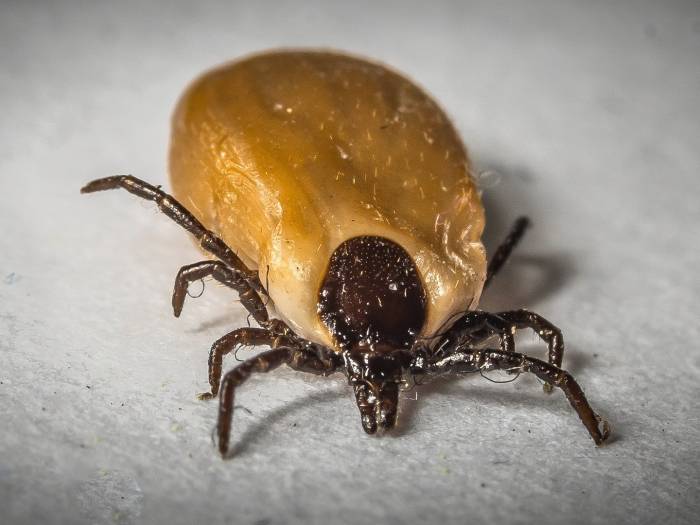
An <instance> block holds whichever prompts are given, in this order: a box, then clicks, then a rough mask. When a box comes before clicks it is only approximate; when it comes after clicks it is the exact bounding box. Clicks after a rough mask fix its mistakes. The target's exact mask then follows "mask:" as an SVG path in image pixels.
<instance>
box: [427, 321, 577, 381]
mask: <svg viewBox="0 0 700 525" xmlns="http://www.w3.org/2000/svg"><path fill="white" fill-rule="evenodd" d="M526 328H530V329H531V330H533V331H534V332H535V333H536V334H537V335H538V336H539V337H540V339H542V340H543V341H544V342H545V343H547V348H548V355H547V360H548V362H549V364H550V365H554V366H556V367H558V368H561V363H562V359H563V358H564V336H563V335H562V333H561V330H560V329H559V328H557V327H556V326H554V325H553V324H552V323H550V322H549V321H547V319H545V318H544V317H542V316H541V315H539V314H536V313H534V312H530V311H529V310H513V311H508V312H499V313H495V314H494V313H489V312H482V311H479V310H476V311H471V312H467V313H466V314H464V316H462V317H461V318H460V319H458V320H457V321H456V322H455V323H454V324H453V325H452V326H451V327H450V329H449V330H447V332H445V333H444V334H442V339H441V340H440V341H439V342H438V344H437V345H436V348H441V349H443V350H444V349H447V350H448V351H449V349H454V348H458V347H464V346H469V347H471V348H474V347H476V346H479V345H484V344H485V343H486V342H487V340H488V339H489V338H490V337H493V336H498V337H499V340H500V343H501V350H503V351H506V352H508V351H515V341H514V338H513V335H514V333H515V331H516V330H523V329H526ZM551 389H552V387H551V385H549V383H545V385H544V390H545V392H551Z"/></svg>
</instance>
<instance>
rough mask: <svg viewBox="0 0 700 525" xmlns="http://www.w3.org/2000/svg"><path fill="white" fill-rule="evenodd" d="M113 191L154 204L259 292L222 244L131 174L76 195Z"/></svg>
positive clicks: (97, 183)
mask: <svg viewBox="0 0 700 525" xmlns="http://www.w3.org/2000/svg"><path fill="white" fill-rule="evenodd" d="M117 188H123V189H125V190H127V191H128V192H130V193H133V194H134V195H137V196H138V197H141V198H142V199H146V200H150V201H153V202H155V203H156V204H157V205H158V208H160V211H162V212H163V213H164V214H165V215H167V216H168V217H170V218H171V219H172V220H173V221H175V222H176V223H177V224H179V225H180V226H182V227H183V228H185V229H186V230H187V231H188V232H190V233H191V234H192V235H194V236H195V238H196V239H197V240H198V241H199V245H200V246H201V247H202V249H204V250H206V251H208V252H209V253H211V254H213V255H214V256H216V257H217V258H218V259H220V260H221V261H223V262H224V263H225V264H226V265H227V266H228V267H229V268H231V269H232V270H233V271H234V272H236V273H237V274H239V275H240V276H241V277H242V278H243V279H245V280H246V281H248V282H249V283H250V285H251V286H252V287H253V288H254V289H255V290H256V291H258V292H260V291H263V286H262V284H261V283H260V279H259V278H258V275H257V273H256V272H254V271H252V270H250V269H248V268H247V267H246V265H245V264H243V261H241V260H240V259H239V258H238V256H237V255H236V254H235V253H233V251H232V250H231V248H229V247H228V246H226V243H224V241H222V240H221V239H220V238H219V237H217V236H216V235H215V234H214V233H212V232H211V231H209V230H207V229H206V228H205V227H204V225H203V224H202V223H201V222H199V221H198V220H197V219H196V218H195V217H194V215H192V214H191V213H190V212H189V211H187V209H186V208H185V207H184V206H182V205H181V204H180V203H179V202H177V201H176V200H175V199H174V198H173V197H171V196H170V195H168V194H167V193H165V192H164V191H162V190H161V189H160V188H157V187H155V186H152V185H150V184H148V183H147V182H144V181H142V180H141V179H137V178H136V177H133V176H131V175H116V176H114V177H105V178H103V179H97V180H94V181H92V182H90V183H88V184H86V185H85V186H84V187H83V188H82V189H81V190H80V193H93V192H96V191H104V190H112V189H117Z"/></svg>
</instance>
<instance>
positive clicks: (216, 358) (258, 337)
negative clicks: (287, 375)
mask: <svg viewBox="0 0 700 525" xmlns="http://www.w3.org/2000/svg"><path fill="white" fill-rule="evenodd" d="M282 343H286V344H289V343H291V341H290V340H289V339H288V338H286V337H285V336H279V335H276V334H274V333H272V332H270V331H269V330H265V329H263V328H239V329H238V330H234V331H233V332H231V333H228V334H226V335H225V336H223V337H222V338H220V339H218V340H217V341H216V342H215V343H214V344H213V345H212V347H211V350H210V351H209V385H211V391H210V392H203V393H201V394H199V396H198V397H199V399H211V398H213V397H215V396H216V394H218V393H219V385H220V384H221V366H222V363H223V360H224V356H225V355H227V354H229V353H230V352H231V351H233V350H234V349H235V348H236V347H238V346H263V345H268V346H270V347H272V348H275V347H277V346H282Z"/></svg>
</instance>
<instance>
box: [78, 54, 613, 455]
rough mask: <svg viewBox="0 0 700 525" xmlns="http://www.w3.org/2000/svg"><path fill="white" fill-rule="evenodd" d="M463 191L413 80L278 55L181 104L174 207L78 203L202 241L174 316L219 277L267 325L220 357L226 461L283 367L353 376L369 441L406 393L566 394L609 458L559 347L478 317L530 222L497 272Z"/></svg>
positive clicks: (252, 62)
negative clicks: (487, 389) (143, 210)
mask: <svg viewBox="0 0 700 525" xmlns="http://www.w3.org/2000/svg"><path fill="white" fill-rule="evenodd" d="M469 173H470V169H469V160H468V157H467V154H466V151H465V148H464V147H463V145H462V143H461V141H460V139H459V137H458V135H457V133H456V131H455V130H454V128H453V126H452V124H451V123H450V121H449V119H448V118H447V117H446V115H445V114H444V112H443V111H442V110H441V109H440V108H439V107H438V106H437V104H436V103H435V102H434V101H433V100H432V99H431V98H430V97H429V96H428V95H426V94H425V93H424V92H423V91H422V90H421V89H420V88H418V87H417V86H416V85H414V84H413V83H411V82H410V81H408V80H407V79H406V78H404V77H403V76H401V75H399V74H397V73H395V72H393V71H391V70H389V69H387V68H386V67H384V66H381V65H379V64H375V63H372V62H368V61H366V60H361V59H358V58H353V57H349V56H346V55H341V54H336V53H329V52H313V51H281V52H273V53H265V54H260V55H256V56H253V57H249V58H246V59H244V60H241V61H238V62H234V63H231V64H228V65H225V66H223V67H221V68H218V69H215V70H213V71H211V72H209V73H206V74H205V75H204V76H202V77H200V78H199V79H198V80H196V81H195V82H194V83H193V84H192V85H191V86H190V88H189V89H188V90H187V91H186V92H185V94H184V95H183V97H182V99H181V100H180V103H179V104H178V107H177V109H176V111H175V115H174V118H173V133H172V140H171V149H170V174H171V181H172V186H173V190H174V197H170V196H169V195H167V194H165V193H164V192H162V191H161V190H160V189H158V188H155V187H153V186H151V185H149V184H147V183H145V182H143V181H141V180H139V179H136V178H134V177H131V176H116V177H108V178H106V179H99V180H96V181H93V182H91V183H90V184H88V185H87V186H85V187H84V188H83V190H82V191H83V192H86V193H87V192H93V191H99V190H105V189H112V188H118V187H120V188H125V189H127V190H128V191H130V192H132V193H134V194H136V195H138V196H140V197H143V198H146V199H149V200H153V201H155V202H156V203H158V206H159V207H160V209H161V210H162V211H163V212H164V213H166V214H167V215H168V216H169V217H171V218H172V219H173V220H175V221H176V222H178V223H179V224H180V225H182V226H183V227H185V228H186V229H187V230H188V231H190V232H191V233H192V234H193V235H194V237H195V238H196V239H197V241H198V243H199V245H200V247H201V248H202V250H203V251H204V252H205V253H206V254H207V255H208V256H209V259H208V260H205V261H202V262H199V263H195V264H192V265H189V266H186V267H184V268H182V269H181V270H180V272H179V273H178V275H177V277H176V281H175V290H174V293H173V308H174V312H175V315H180V312H181V309H182V305H183V302H184V298H185V295H186V291H187V286H188V284H189V283H190V282H191V281H193V280H199V279H201V278H203V277H207V276H211V277H213V278H215V279H216V280H218V281H219V282H221V283H223V284H225V285H227V286H229V287H231V288H233V289H234V290H235V291H236V292H237V293H238V294H239V296H240V299H241V303H242V305H243V306H244V307H245V308H246V309H247V310H248V311H249V313H250V314H251V316H252V317H253V318H254V319H255V321H256V322H257V323H258V324H259V325H260V327H259V328H238V329H236V330H234V331H233V332H231V333H229V334H227V335H225V336H224V337H222V338H221V339H219V340H218V341H217V342H215V343H214V345H213V347H212V349H211V352H210V357H209V382H210V386H211V390H210V392H208V393H206V394H204V395H202V397H205V398H207V397H213V396H215V395H217V394H220V413H219V422H218V438H219V449H220V451H221V453H222V454H226V452H227V450H228V443H229V438H230V430H231V420H232V410H233V397H234V392H235V390H236V388H237V387H238V386H239V385H240V384H242V383H243V382H244V381H245V380H246V379H247V378H248V377H249V376H250V375H251V374H252V373H253V372H267V371H269V370H271V369H273V368H276V367H277V366H279V365H281V364H287V365H289V366H291V367H292V368H294V369H297V370H301V371H305V372H311V373H315V374H322V375H329V374H332V373H336V372H338V373H345V375H346V377H347V378H348V381H349V383H350V385H351V386H352V388H353V390H354V393H355V397H356V401H357V405H358V408H359V410H360V416H361V421H362V426H363V428H364V429H365V431H366V432H368V433H375V432H376V431H377V430H378V429H385V430H386V429H390V428H392V427H393V426H394V425H395V423H396V418H397V407H398V393H399V389H400V387H401V385H403V384H404V383H406V382H407V381H410V380H411V379H413V378H414V376H416V375H421V376H423V375H425V374H431V375H434V374H442V373H470V372H483V371H484V370H491V369H505V370H509V371H511V372H532V373H534V374H535V375H537V376H538V377H540V378H541V379H542V380H543V381H544V382H545V387H547V388H549V389H551V387H552V386H556V387H559V388H561V389H562V390H563V391H564V393H565V394H566V396H567V397H568V399H569V401H570V402H571V404H572V406H573V408H574V409H575V410H576V411H577V413H578V415H579V416H580V418H581V420H582V421H583V423H584V425H585V426H586V428H587V429H588V431H589V433H590V435H591V436H592V438H593V439H594V441H595V442H596V443H597V444H600V443H602V442H603V441H604V440H605V438H606V437H607V434H608V430H607V425H605V424H602V429H601V428H600V425H601V424H600V421H601V419H600V418H599V417H598V416H597V415H596V414H595V413H594V412H593V410H592V409H591V408H590V406H589V404H588V402H587V401H586V399H585V397H584V395H583V392H582V391H581V389H580V388H579V387H578V385H577V383H576V382H575V381H574V379H573V378H572V377H571V376H570V375H569V374H568V373H567V372H565V371H564V370H562V369H561V368H560V367H561V361H562V357H563V351H564V344H563V339H562V337H561V333H560V332H559V330H558V329H556V327H554V326H553V325H552V324H551V323H549V322H548V321H546V320H545V319H543V318H541V317H540V316H538V315H537V314H534V313H532V312H528V311H525V310H516V311H511V312H500V313H487V312H482V311H479V310H476V308H477V306H478V301H479V297H480V295H481V292H482V288H483V287H484V285H485V283H488V282H489V280H490V278H491V277H492V276H493V275H494V274H495V273H496V272H497V271H498V269H499V268H500V267H501V266H502V265H503V263H504V262H505V260H506V259H507V258H508V256H509V254H510V252H511V250H512V248H513V247H514V246H515V245H516V244H517V242H518V241H519V239H520V237H521V236H522V234H523V232H524V231H525V228H526V226H527V220H526V219H520V220H519V221H518V222H516V224H515V226H514V228H513V231H512V232H511V234H510V235H509V236H508V237H507V238H506V240H505V242H504V243H503V244H502V245H501V247H500V248H499V249H498V250H497V251H496V253H495V254H494V256H493V257H492V258H491V261H490V263H489V264H488V266H487V264H486V256H485V252H484V248H483V246H482V244H481V240H480V238H481V233H482V231H483V227H484V212H483V208H482V206H481V202H480V198H479V194H478V192H477V189H476V187H475V185H474V183H473V181H472V179H471V178H470V176H469ZM180 203H182V204H180ZM273 304H274V308H275V310H274V313H273V312H271V311H270V312H268V307H270V306H271V305H273ZM521 328H530V329H533V330H534V331H535V332H536V333H537V334H538V335H539V336H540V337H541V338H542V339H543V340H544V341H545V342H546V343H547V345H548V351H549V354H548V360H547V361H546V362H545V361H539V360H537V359H533V358H530V357H527V356H525V355H523V354H519V353H517V352H515V348H514V343H513V333H514V331H515V330H517V329H521ZM254 345H267V346H269V347H271V349H270V350H268V351H267V352H263V353H262V354H259V355H258V356H257V357H254V358H252V359H250V360H248V361H245V362H244V363H242V364H240V365H239V366H238V367H236V368H234V369H233V370H232V371H230V372H228V373H226V374H225V375H224V376H223V380H222V360H223V357H224V355H226V354H228V353H230V352H231V351H232V350H234V349H236V348H238V347H239V346H254Z"/></svg>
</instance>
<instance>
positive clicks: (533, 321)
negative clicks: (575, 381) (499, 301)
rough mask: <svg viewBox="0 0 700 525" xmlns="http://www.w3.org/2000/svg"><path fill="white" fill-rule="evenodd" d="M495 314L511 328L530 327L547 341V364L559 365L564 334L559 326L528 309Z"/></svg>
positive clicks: (562, 354) (562, 350)
mask: <svg viewBox="0 0 700 525" xmlns="http://www.w3.org/2000/svg"><path fill="white" fill-rule="evenodd" d="M496 315H497V316H498V317H500V318H501V319H503V320H504V321H506V322H507V323H508V324H509V325H510V327H511V328H512V329H523V328H531V329H532V330H533V331H534V332H535V333H536V334H537V335H539V336H540V339H542V340H543V341H544V342H545V343H547V347H548V349H549V350H548V361H549V364H550V365H554V366H556V367H561V362H562V359H563V358H564V336H562V334H561V330H559V328H557V327H556V326H554V325H553V324H552V323H550V322H549V321H547V319H545V318H544V317H542V316H541V315H539V314H536V313H535V312H530V311H529V310H514V311H512V312H500V313H498V314H496Z"/></svg>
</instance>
